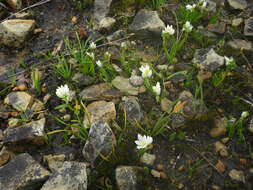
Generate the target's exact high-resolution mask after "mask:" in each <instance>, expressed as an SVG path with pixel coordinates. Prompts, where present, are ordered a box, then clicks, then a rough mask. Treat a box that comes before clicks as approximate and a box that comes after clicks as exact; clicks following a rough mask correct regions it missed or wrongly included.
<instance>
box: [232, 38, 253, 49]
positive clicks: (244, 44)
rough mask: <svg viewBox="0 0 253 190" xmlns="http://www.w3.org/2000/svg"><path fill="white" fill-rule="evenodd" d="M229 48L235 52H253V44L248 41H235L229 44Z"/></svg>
mask: <svg viewBox="0 0 253 190" xmlns="http://www.w3.org/2000/svg"><path fill="white" fill-rule="evenodd" d="M227 46H228V47H230V48H232V49H234V50H247V51H252V50H253V49H252V43H251V42H249V41H246V40H241V39H234V40H231V41H229V42H228V43H227Z"/></svg>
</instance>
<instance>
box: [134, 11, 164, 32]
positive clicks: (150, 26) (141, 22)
mask: <svg viewBox="0 0 253 190" xmlns="http://www.w3.org/2000/svg"><path fill="white" fill-rule="evenodd" d="M164 27H165V24H164V22H163V21H162V20H161V19H160V18H159V15H158V13H157V12H156V11H148V10H140V11H139V12H138V13H137V15H136V16H135V18H134V20H133V23H132V24H131V26H130V30H131V31H133V32H135V33H137V34H139V35H140V36H143V37H154V36H155V37H160V36H161V32H162V30H163V29H164Z"/></svg>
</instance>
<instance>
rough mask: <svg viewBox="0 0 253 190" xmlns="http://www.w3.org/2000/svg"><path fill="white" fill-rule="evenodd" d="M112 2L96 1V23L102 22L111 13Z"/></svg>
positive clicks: (106, 0) (109, 0)
mask: <svg viewBox="0 0 253 190" xmlns="http://www.w3.org/2000/svg"><path fill="white" fill-rule="evenodd" d="M111 2H112V0H95V2H94V18H95V21H96V22H98V23H99V22H100V21H101V20H102V19H103V18H105V17H106V15H107V14H108V13H109V11H110V5H111Z"/></svg>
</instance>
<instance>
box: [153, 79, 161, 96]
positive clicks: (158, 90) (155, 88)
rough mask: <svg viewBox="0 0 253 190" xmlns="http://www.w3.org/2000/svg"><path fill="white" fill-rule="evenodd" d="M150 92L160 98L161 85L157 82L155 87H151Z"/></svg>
mask: <svg viewBox="0 0 253 190" xmlns="http://www.w3.org/2000/svg"><path fill="white" fill-rule="evenodd" d="M152 90H153V91H154V93H155V94H156V96H160V94H161V85H160V82H157V83H156V85H155V86H153V87H152Z"/></svg>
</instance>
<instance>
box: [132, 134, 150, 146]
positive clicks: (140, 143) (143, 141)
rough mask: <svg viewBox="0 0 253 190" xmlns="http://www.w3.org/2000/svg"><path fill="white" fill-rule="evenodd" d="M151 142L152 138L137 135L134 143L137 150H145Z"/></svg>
mask: <svg viewBox="0 0 253 190" xmlns="http://www.w3.org/2000/svg"><path fill="white" fill-rule="evenodd" d="M152 142H153V138H152V137H150V136H146V135H143V136H142V135H140V134H138V139H137V140H136V141H135V144H136V145H137V149H145V148H147V147H148V146H149V145H151V144H152Z"/></svg>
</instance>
